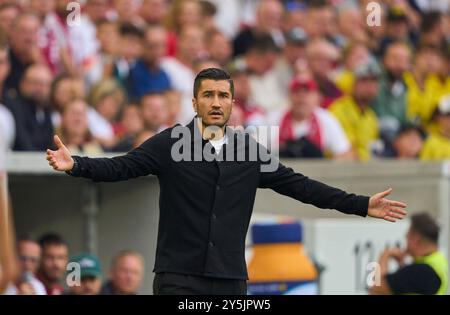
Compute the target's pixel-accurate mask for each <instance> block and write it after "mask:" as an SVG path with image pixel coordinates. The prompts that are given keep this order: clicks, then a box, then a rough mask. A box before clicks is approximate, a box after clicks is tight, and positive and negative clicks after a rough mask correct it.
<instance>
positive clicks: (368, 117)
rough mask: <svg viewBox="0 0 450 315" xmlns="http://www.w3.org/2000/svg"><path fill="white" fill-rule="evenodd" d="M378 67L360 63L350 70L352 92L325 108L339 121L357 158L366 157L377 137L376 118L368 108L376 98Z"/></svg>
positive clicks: (367, 158)
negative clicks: (351, 73)
mask: <svg viewBox="0 0 450 315" xmlns="http://www.w3.org/2000/svg"><path fill="white" fill-rule="evenodd" d="M380 73H381V70H380V68H379V67H378V65H377V64H376V62H375V61H374V60H373V59H371V60H370V61H368V62H366V63H364V64H361V65H359V66H357V67H356V68H355V70H354V71H353V76H354V78H355V79H354V80H355V81H354V84H353V88H352V92H351V94H349V95H345V96H343V97H341V98H339V99H338V100H336V101H334V102H333V103H332V104H331V105H330V107H329V111H330V112H331V113H332V114H333V115H334V116H335V117H336V118H337V119H338V120H339V122H340V124H341V126H342V128H343V129H344V131H345V133H346V135H347V137H348V139H349V140H350V143H351V145H352V148H353V152H354V154H355V155H356V157H357V158H358V159H359V160H363V161H364V160H369V159H370V157H371V146H372V144H374V143H375V142H376V141H377V140H378V138H379V132H378V119H377V116H376V114H375V112H374V111H373V110H372V108H371V107H370V104H371V102H372V101H373V100H374V99H375V98H376V97H377V93H378V78H379V76H380Z"/></svg>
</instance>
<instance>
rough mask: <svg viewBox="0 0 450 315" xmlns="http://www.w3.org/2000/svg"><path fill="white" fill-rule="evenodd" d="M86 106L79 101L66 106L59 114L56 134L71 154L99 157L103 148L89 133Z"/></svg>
mask: <svg viewBox="0 0 450 315" xmlns="http://www.w3.org/2000/svg"><path fill="white" fill-rule="evenodd" d="M87 108H88V105H87V104H86V103H85V102H84V101H83V100H81V99H77V100H73V101H71V102H70V103H68V104H67V106H66V107H65V108H64V109H63V111H62V113H61V125H60V127H59V128H58V129H57V131H56V134H58V136H59V137H60V138H61V140H63V141H64V142H65V143H66V145H67V147H68V148H69V150H71V152H76V153H77V154H85V155H99V154H101V153H103V148H102V146H101V145H100V143H99V142H98V141H96V140H95V139H94V138H93V136H92V135H91V133H90V132H89V124H88V114H87V113H88V109H87Z"/></svg>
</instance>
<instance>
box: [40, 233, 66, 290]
mask: <svg viewBox="0 0 450 315" xmlns="http://www.w3.org/2000/svg"><path fill="white" fill-rule="evenodd" d="M39 245H40V246H41V250H42V256H41V264H40V266H39V269H38V272H37V278H38V279H39V280H40V281H41V282H42V283H43V284H44V287H45V290H46V291H47V294H48V295H61V294H62V293H63V292H64V284H65V281H64V280H65V275H66V266H67V262H68V255H69V249H68V246H67V243H66V241H65V240H64V239H63V238H62V237H61V236H60V235H59V234H55V233H48V234H44V235H42V236H41V238H40V239H39Z"/></svg>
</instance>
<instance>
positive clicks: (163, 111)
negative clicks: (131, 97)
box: [140, 94, 168, 133]
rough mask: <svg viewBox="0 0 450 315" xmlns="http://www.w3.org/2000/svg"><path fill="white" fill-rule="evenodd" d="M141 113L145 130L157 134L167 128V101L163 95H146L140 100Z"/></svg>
mask: <svg viewBox="0 0 450 315" xmlns="http://www.w3.org/2000/svg"><path fill="white" fill-rule="evenodd" d="M140 106H141V113H142V118H143V120H144V128H145V129H146V130H150V131H153V132H155V133H158V132H160V131H162V130H164V129H166V128H167V127H168V126H167V124H166V123H167V119H168V108H167V99H166V98H165V97H164V95H163V94H147V95H145V96H144V97H142V98H141V105H140Z"/></svg>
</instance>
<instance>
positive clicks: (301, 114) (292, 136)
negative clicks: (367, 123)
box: [271, 78, 352, 159]
mask: <svg viewBox="0 0 450 315" xmlns="http://www.w3.org/2000/svg"><path fill="white" fill-rule="evenodd" d="M289 96H290V102H291V106H290V108H289V109H288V110H286V111H282V112H277V113H274V114H273V115H272V118H271V121H272V124H273V125H277V126H279V127H280V129H279V147H280V155H286V156H289V157H321V156H324V157H332V158H338V159H350V158H352V153H351V146H350V143H349V141H348V139H347V137H346V135H345V133H344V131H343V130H342V127H341V126H340V124H339V122H338V121H337V120H336V119H335V118H334V117H333V116H332V115H331V114H330V113H328V112H327V111H326V110H324V109H322V108H320V106H319V104H320V94H319V91H318V86H317V84H316V83H315V81H313V80H312V79H310V78H295V79H294V80H293V81H292V82H291V84H290V95H289ZM272 143H276V142H275V141H272ZM306 147H307V148H308V151H307V152H306V151H304V150H303V149H304V148H306ZM299 148H300V150H299ZM296 152H297V153H296ZM310 152H313V153H311V154H310ZM316 152H317V153H316ZM282 153H283V154H282ZM284 153H286V154H284Z"/></svg>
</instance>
